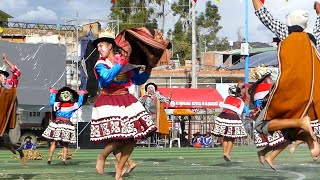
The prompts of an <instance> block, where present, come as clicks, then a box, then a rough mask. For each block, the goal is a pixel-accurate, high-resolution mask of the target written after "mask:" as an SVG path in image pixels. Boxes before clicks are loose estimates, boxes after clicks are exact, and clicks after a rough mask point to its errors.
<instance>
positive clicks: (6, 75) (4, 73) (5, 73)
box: [0, 70, 9, 77]
mask: <svg viewBox="0 0 320 180" xmlns="http://www.w3.org/2000/svg"><path fill="white" fill-rule="evenodd" d="M0 74H3V75H4V76H5V77H9V73H8V72H7V71H2V70H0Z"/></svg>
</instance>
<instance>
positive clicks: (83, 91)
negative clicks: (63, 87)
mask: <svg viewBox="0 0 320 180" xmlns="http://www.w3.org/2000/svg"><path fill="white" fill-rule="evenodd" d="M87 93H88V91H86V90H80V91H78V94H79V95H80V94H87Z"/></svg>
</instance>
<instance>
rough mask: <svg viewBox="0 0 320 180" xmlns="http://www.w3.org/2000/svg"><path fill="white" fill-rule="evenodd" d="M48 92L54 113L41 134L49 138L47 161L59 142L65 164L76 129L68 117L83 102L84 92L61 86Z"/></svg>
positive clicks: (74, 141) (49, 161)
mask: <svg viewBox="0 0 320 180" xmlns="http://www.w3.org/2000/svg"><path fill="white" fill-rule="evenodd" d="M50 93H51V94H50V105H51V106H52V107H53V112H54V113H55V114H54V115H53V116H54V117H52V120H51V122H50V123H49V126H48V127H47V128H46V130H45V131H44V132H43V134H42V136H43V137H45V138H47V139H49V140H51V145H50V149H49V156H48V161H47V163H48V164H51V160H52V156H53V153H54V150H55V149H56V146H57V143H58V142H59V143H60V144H61V145H62V146H63V150H62V161H63V164H65V165H66V164H67V162H66V161H67V153H68V146H69V143H76V131H75V127H74V125H73V124H72V122H71V121H70V118H71V116H72V114H73V113H74V112H75V111H76V110H77V109H79V108H80V107H81V106H82V104H83V103H84V95H85V94H86V92H85V91H82V90H81V91H78V93H77V92H76V91H74V90H73V89H71V88H69V87H63V88H61V89H59V90H56V89H53V88H51V89H50Z"/></svg>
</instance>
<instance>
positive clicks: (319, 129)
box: [311, 120, 320, 138]
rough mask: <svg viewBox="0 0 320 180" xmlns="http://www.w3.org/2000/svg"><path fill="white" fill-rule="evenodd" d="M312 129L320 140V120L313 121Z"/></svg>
mask: <svg viewBox="0 0 320 180" xmlns="http://www.w3.org/2000/svg"><path fill="white" fill-rule="evenodd" d="M311 127H312V130H313V133H314V135H316V136H317V137H318V138H320V124H319V120H313V121H311Z"/></svg>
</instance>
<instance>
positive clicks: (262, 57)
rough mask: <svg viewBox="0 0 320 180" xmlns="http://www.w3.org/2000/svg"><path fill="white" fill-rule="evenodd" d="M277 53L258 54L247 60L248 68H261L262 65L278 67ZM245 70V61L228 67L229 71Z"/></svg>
mask: <svg viewBox="0 0 320 180" xmlns="http://www.w3.org/2000/svg"><path fill="white" fill-rule="evenodd" d="M277 52H278V51H269V52H264V53H259V54H256V55H254V56H251V57H250V58H249V67H250V68H251V67H257V66H261V65H262V64H264V65H266V66H275V65H278V55H277ZM244 68H245V61H240V62H239V63H237V64H235V65H233V66H231V67H229V68H228V69H230V70H235V69H244Z"/></svg>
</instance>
